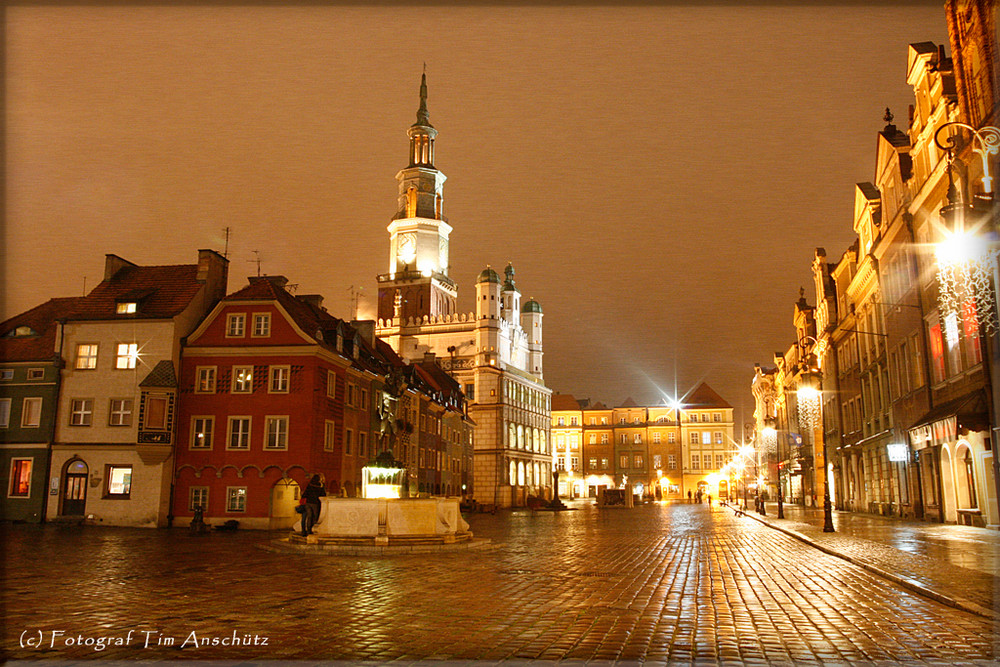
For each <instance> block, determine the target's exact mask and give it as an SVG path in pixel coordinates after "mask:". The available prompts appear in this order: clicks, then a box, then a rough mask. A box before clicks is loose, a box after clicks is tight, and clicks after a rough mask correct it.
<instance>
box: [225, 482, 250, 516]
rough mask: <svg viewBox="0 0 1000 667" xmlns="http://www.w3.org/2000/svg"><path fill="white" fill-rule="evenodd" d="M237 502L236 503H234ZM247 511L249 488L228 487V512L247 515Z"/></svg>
mask: <svg viewBox="0 0 1000 667" xmlns="http://www.w3.org/2000/svg"><path fill="white" fill-rule="evenodd" d="M233 501H236V502H233ZM246 511H247V487H245V486H227V487H226V512H227V513H230V514H232V513H237V512H238V513H241V514H242V513H245V512H246Z"/></svg>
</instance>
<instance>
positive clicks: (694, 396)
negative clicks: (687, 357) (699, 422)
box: [681, 382, 733, 410]
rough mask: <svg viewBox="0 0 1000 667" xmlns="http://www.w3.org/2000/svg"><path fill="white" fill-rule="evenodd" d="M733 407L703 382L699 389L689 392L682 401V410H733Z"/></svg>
mask: <svg viewBox="0 0 1000 667" xmlns="http://www.w3.org/2000/svg"><path fill="white" fill-rule="evenodd" d="M732 407H733V406H731V405H729V403H726V401H725V400H724V399H723V398H722V397H721V396H719V395H718V394H717V393H715V390H714V389H712V388H711V387H709V386H708V385H707V384H705V383H704V382H702V383H701V384H699V385H698V386H697V387H695V388H694V389H692V390H691V391H689V392H688V393H687V394H685V395H684V398H682V399H681V408H682V409H684V410H699V409H705V408H732Z"/></svg>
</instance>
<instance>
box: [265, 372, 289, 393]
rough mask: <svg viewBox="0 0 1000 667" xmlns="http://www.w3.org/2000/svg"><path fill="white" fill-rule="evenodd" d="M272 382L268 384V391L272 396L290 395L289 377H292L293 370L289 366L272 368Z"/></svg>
mask: <svg viewBox="0 0 1000 667" xmlns="http://www.w3.org/2000/svg"><path fill="white" fill-rule="evenodd" d="M270 370H271V381H270V382H269V384H268V391H269V392H270V393H272V394H287V393H288V377H289V376H290V375H291V372H292V371H291V368H290V367H288V366H271V369H270Z"/></svg>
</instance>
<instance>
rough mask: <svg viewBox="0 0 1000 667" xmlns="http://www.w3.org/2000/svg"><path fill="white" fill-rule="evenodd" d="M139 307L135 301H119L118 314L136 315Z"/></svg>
mask: <svg viewBox="0 0 1000 667" xmlns="http://www.w3.org/2000/svg"><path fill="white" fill-rule="evenodd" d="M138 305H139V304H138V303H136V302H135V301H119V302H118V308H117V310H116V312H117V313H118V314H119V315H134V314H135V310H136V308H137V307H138Z"/></svg>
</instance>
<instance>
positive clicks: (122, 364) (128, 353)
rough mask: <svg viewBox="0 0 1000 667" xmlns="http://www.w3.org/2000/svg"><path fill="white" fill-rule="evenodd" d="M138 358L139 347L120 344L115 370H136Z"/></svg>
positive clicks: (133, 344) (132, 344) (130, 344)
mask: <svg viewBox="0 0 1000 667" xmlns="http://www.w3.org/2000/svg"><path fill="white" fill-rule="evenodd" d="M138 356H139V346H138V345H136V344H135V343H119V344H118V354H117V355H116V356H115V368H117V369H119V370H126V369H130V368H135V360H136V359H137V358H138Z"/></svg>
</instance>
